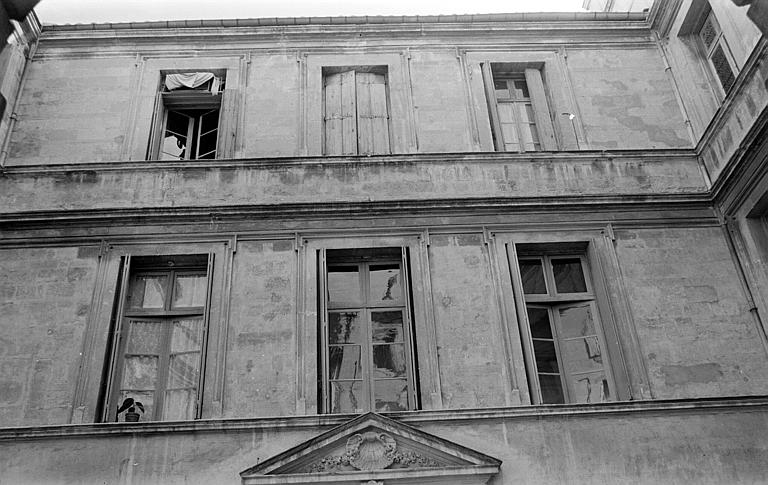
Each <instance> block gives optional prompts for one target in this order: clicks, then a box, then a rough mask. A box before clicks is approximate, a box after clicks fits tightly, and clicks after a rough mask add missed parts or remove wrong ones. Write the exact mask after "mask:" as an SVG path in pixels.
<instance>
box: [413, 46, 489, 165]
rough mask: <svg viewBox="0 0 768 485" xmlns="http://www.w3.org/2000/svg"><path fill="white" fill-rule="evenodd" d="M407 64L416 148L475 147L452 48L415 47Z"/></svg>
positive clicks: (458, 149)
mask: <svg viewBox="0 0 768 485" xmlns="http://www.w3.org/2000/svg"><path fill="white" fill-rule="evenodd" d="M410 66H411V69H410V70H411V80H412V89H411V91H412V93H413V109H414V116H415V119H416V130H417V136H418V148H419V150H418V151H419V152H422V153H429V152H470V151H475V150H476V148H475V147H474V146H473V144H472V139H471V136H470V125H469V121H468V119H467V108H466V105H467V99H466V98H467V94H466V92H465V89H464V86H463V84H464V81H463V79H462V73H461V66H460V64H459V60H458V59H457V57H456V52H451V51H432V52H429V51H422V50H415V51H413V52H412V54H411V61H410Z"/></svg>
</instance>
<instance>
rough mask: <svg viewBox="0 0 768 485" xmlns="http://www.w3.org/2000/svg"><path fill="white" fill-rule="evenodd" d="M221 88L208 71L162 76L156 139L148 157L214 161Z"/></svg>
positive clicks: (222, 81) (218, 80) (217, 80)
mask: <svg viewBox="0 0 768 485" xmlns="http://www.w3.org/2000/svg"><path fill="white" fill-rule="evenodd" d="M223 87H224V80H223V78H222V77H220V76H217V75H216V74H214V73H212V72H187V73H169V74H165V75H164V76H163V81H162V85H161V88H160V93H159V96H158V104H157V108H156V113H155V116H156V118H157V121H159V124H158V129H159V133H160V136H159V137H157V138H158V140H156V141H155V146H153V147H152V151H153V154H152V157H151V158H153V159H156V160H200V159H214V158H216V154H217V149H218V140H219V118H220V110H221V97H222V95H221V92H222V89H223Z"/></svg>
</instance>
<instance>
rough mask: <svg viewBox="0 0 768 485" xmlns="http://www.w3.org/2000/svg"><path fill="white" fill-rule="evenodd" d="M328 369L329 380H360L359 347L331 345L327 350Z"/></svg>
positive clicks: (361, 374)
mask: <svg viewBox="0 0 768 485" xmlns="http://www.w3.org/2000/svg"><path fill="white" fill-rule="evenodd" d="M328 368H329V369H328V371H329V373H330V374H329V375H330V378H331V379H360V378H362V376H363V370H362V367H361V363H360V346H359V345H331V346H330V348H329V349H328Z"/></svg>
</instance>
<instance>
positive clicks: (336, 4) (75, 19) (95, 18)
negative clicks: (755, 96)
mask: <svg viewBox="0 0 768 485" xmlns="http://www.w3.org/2000/svg"><path fill="white" fill-rule="evenodd" d="M582 3H583V0H469V1H467V0H462V1H458V0H41V2H40V3H39V4H38V5H37V7H35V10H36V11H37V14H38V16H39V17H40V21H41V22H43V23H52V24H71V23H91V22H139V21H144V20H197V19H223V18H256V17H311V16H328V15H433V14H462V13H507V12H578V11H582V8H581V5H582Z"/></svg>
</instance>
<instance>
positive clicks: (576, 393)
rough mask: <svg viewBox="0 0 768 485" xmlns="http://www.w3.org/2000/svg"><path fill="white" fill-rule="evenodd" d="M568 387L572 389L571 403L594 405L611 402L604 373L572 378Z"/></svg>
mask: <svg viewBox="0 0 768 485" xmlns="http://www.w3.org/2000/svg"><path fill="white" fill-rule="evenodd" d="M570 385H571V387H572V388H573V402H577V403H594V402H605V401H610V400H611V392H610V390H609V389H608V380H607V379H606V378H605V373H604V372H595V373H594V374H583V375H580V376H573V377H572V378H571V381H570Z"/></svg>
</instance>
